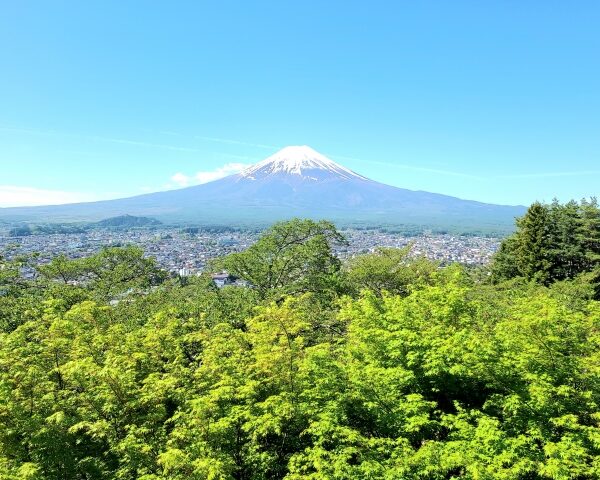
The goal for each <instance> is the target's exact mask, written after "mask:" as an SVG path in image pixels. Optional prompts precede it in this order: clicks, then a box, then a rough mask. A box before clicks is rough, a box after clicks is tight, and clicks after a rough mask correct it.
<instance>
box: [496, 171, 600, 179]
mask: <svg viewBox="0 0 600 480" xmlns="http://www.w3.org/2000/svg"><path fill="white" fill-rule="evenodd" d="M587 175H600V170H575V171H570V172H538V173H515V174H511V175H498V176H497V177H494V178H505V179H511V178H512V179H518V178H551V177H558V178H560V177H583V176H587Z"/></svg>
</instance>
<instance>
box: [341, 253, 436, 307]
mask: <svg viewBox="0 0 600 480" xmlns="http://www.w3.org/2000/svg"><path fill="white" fill-rule="evenodd" d="M410 249H411V247H410V246H407V247H404V248H378V249H377V250H376V251H375V252H374V253H371V254H366V255H358V256H356V257H354V258H352V259H350V260H349V261H348V262H347V264H346V266H345V270H346V276H347V281H348V284H349V286H350V288H351V290H353V291H355V292H357V291H360V290H362V289H368V290H371V291H372V292H374V293H376V294H378V295H381V294H382V292H384V291H386V292H388V293H392V294H396V295H403V296H405V295H408V294H409V293H410V289H411V288H414V287H416V286H418V285H421V284H427V283H429V282H430V281H431V279H432V277H433V274H434V273H435V272H436V271H437V269H438V267H439V265H438V264H437V263H435V262H432V261H430V260H428V259H427V258H425V257H418V258H411V257H410V256H409V254H410Z"/></svg>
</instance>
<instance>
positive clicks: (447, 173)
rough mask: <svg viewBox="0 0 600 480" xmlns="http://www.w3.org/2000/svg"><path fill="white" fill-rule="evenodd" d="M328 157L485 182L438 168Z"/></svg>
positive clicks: (480, 178) (338, 156) (476, 177)
mask: <svg viewBox="0 0 600 480" xmlns="http://www.w3.org/2000/svg"><path fill="white" fill-rule="evenodd" d="M328 156H329V157H331V158H333V159H339V160H350V161H354V162H360V163H366V164H371V165H383V166H386V167H391V168H400V169H403V170H411V171H413V172H424V173H433V174H436V175H444V176H448V177H459V178H468V179H470V180H485V178H484V177H481V176H479V175H473V174H470V173H463V172H454V171H451V170H442V169H438V168H428V167H418V166H415V165H408V164H405V163H390V162H381V161H378V160H365V159H362V158H356V157H345V156H342V155H328Z"/></svg>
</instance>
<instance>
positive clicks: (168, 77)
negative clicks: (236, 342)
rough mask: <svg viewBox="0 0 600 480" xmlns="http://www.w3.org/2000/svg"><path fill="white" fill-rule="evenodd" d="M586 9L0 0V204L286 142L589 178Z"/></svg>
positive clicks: (599, 18)
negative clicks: (0, 4) (0, 7)
mask: <svg viewBox="0 0 600 480" xmlns="http://www.w3.org/2000/svg"><path fill="white" fill-rule="evenodd" d="M599 25H600V3H599V2H597V1H589V2H586V1H574V2H562V1H548V0H545V1H497V2H481V1H471V2H464V1H452V2H445V1H435V2H427V1H422V2H402V1H398V2H397V1H387V2H378V1H368V2H367V1H362V2H354V1H339V2H335V1H327V2H324V1H294V2H292V1H282V0H279V1H272V2H263V1H251V2H247V1H239V2H231V1H218V2H216V1H215V2H200V1H194V2H176V1H172V2H171V1H170V2H135V1H102V2H100V1H98V2H91V1H89V2H88V1H73V2H65V1H53V2H47V1H36V2H34V1H26V0H23V1H14V2H5V3H4V4H3V7H2V14H1V15H0V72H1V74H0V167H1V168H0V205H4V206H7V205H12V204H16V203H22V204H24V203H35V202H41V203H47V202H46V201H44V200H47V199H51V200H53V201H67V200H80V199H96V198H109V197H118V196H124V195H134V194H139V193H143V192H146V191H153V190H160V189H164V188H172V187H174V186H176V185H178V184H184V183H185V182H188V184H191V183H194V182H196V181H198V180H196V178H199V179H200V180H206V179H208V178H214V177H215V176H217V175H218V173H219V172H223V171H228V172H229V171H235V169H236V168H239V165H229V164H247V163H253V162H255V161H258V160H261V159H263V158H264V157H266V156H268V155H269V154H271V153H273V152H274V151H276V149H277V148H278V147H283V146H286V145H297V144H300V145H303V144H307V145H310V146H312V147H313V148H315V149H317V150H319V151H321V152H322V153H325V154H327V155H329V156H330V157H331V158H332V159H334V160H336V161H338V162H340V163H342V164H344V165H346V166H347V167H349V168H352V169H354V170H356V171H357V172H359V173H361V174H364V175H366V176H369V177H371V178H373V179H376V180H379V181H383V182H386V183H389V184H392V185H396V186H399V187H405V188H410V189H416V190H427V191H432V192H440V193H445V194H449V195H454V196H458V197H462V198H467V199H476V200H482V201H487V202H494V203H506V204H517V203H520V204H527V203H530V202H532V201H534V200H536V199H539V200H551V199H552V197H554V196H557V197H558V198H560V199H561V200H567V199H569V198H572V197H575V198H581V197H582V196H589V195H595V194H600V188H599V185H600V28H599V27H598V26H599ZM198 172H200V174H199V175H197V174H198ZM215 172H216V173H215ZM173 176H175V179H174V180H173Z"/></svg>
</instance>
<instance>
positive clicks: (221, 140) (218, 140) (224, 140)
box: [194, 135, 281, 150]
mask: <svg viewBox="0 0 600 480" xmlns="http://www.w3.org/2000/svg"><path fill="white" fill-rule="evenodd" d="M194 138H196V139H198V140H204V141H206V142H216V143H227V144H230V145H244V146H246V147H257V148H265V149H268V150H273V149H279V148H281V147H277V146H275V145H265V144H262V143H251V142H243V141H240V140H233V139H231V138H215V137H204V136H201V135H196V136H194Z"/></svg>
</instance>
